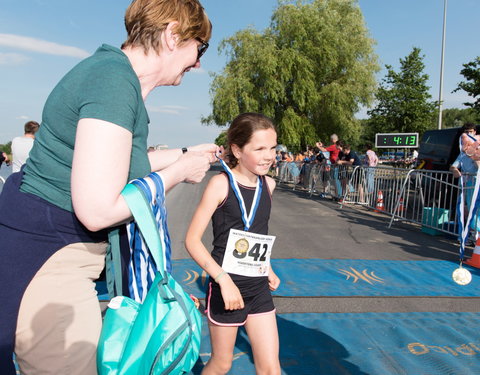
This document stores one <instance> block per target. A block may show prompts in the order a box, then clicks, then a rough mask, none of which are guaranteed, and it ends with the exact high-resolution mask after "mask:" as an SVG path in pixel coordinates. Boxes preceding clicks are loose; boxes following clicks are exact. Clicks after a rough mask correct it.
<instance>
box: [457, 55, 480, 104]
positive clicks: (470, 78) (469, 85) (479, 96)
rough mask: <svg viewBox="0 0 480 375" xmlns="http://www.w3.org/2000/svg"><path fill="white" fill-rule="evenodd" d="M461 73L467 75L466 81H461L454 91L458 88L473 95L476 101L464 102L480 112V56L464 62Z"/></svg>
mask: <svg viewBox="0 0 480 375" xmlns="http://www.w3.org/2000/svg"><path fill="white" fill-rule="evenodd" d="M460 73H461V74H462V75H463V76H464V77H465V79H466V81H465V82H460V83H459V84H458V87H457V88H456V89H455V90H454V92H455V91H458V90H464V91H465V92H467V94H468V96H471V97H472V98H473V99H475V101H474V102H473V103H463V104H464V105H466V106H467V107H471V108H474V109H475V110H476V111H477V112H478V113H479V114H480V56H477V57H476V58H475V59H474V60H473V61H470V62H469V63H466V64H463V69H462V70H461V71H460Z"/></svg>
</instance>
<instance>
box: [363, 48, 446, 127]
mask: <svg viewBox="0 0 480 375" xmlns="http://www.w3.org/2000/svg"><path fill="white" fill-rule="evenodd" d="M385 67H386V68H387V71H388V72H387V75H386V77H385V78H384V79H383V80H382V82H381V84H380V87H379V89H378V92H377V95H376V101H377V104H376V107H375V108H374V109H372V110H370V111H368V112H367V113H368V114H369V115H370V121H369V125H370V126H371V127H372V129H371V131H372V130H373V131H374V132H400V133H410V132H418V133H423V132H424V131H425V130H426V129H429V128H431V127H432V124H433V119H434V116H435V113H436V107H437V104H436V103H435V102H431V101H430V99H431V95H430V94H429V89H430V87H429V86H428V85H427V81H428V75H427V74H424V73H423V70H424V68H425V65H424V64H423V56H421V55H420V49H419V48H416V47H414V48H413V50H412V52H411V53H410V54H409V55H408V56H407V57H405V58H404V59H400V71H399V72H398V73H397V72H395V71H394V70H393V68H392V67H391V66H390V65H386V66H385Z"/></svg>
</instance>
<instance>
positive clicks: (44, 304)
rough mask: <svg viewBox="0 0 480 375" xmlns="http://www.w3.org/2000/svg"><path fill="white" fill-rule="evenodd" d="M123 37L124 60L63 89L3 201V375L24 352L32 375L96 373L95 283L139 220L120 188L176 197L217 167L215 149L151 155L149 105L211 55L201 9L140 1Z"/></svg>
mask: <svg viewBox="0 0 480 375" xmlns="http://www.w3.org/2000/svg"><path fill="white" fill-rule="evenodd" d="M125 25H126V29H127V33H128V38H127V40H126V41H125V43H124V44H123V45H122V48H121V49H118V48H115V47H111V46H108V45H103V46H101V47H100V48H99V49H98V50H97V51H96V52H95V54H94V55H93V56H91V57H89V58H87V59H85V60H84V61H82V62H80V63H79V64H78V65H77V66H76V67H74V68H73V69H72V70H71V71H70V72H69V73H67V75H66V76H65V77H64V78H63V79H62V80H61V81H60V82H59V84H58V85H57V86H56V87H55V88H54V90H53V91H52V93H51V94H50V96H49V98H48V99H47V102H46V104H45V108H44V111H43V119H42V126H41V127H40V131H39V132H38V133H37V137H36V142H35V145H34V147H33V149H32V151H31V153H30V158H29V159H28V161H27V163H26V165H25V168H24V170H23V171H22V172H19V173H15V174H13V175H12V176H11V177H10V178H9V179H8V181H7V183H6V184H5V187H4V190H3V193H2V195H1V196H0V212H2V213H8V215H5V214H2V215H1V216H2V217H1V218H0V239H1V246H0V255H1V257H2V262H1V264H0V282H1V285H2V288H0V289H1V292H0V297H1V300H2V304H3V306H2V309H1V310H0V311H1V312H0V332H1V333H0V348H1V350H0V368H1V369H2V374H15V370H14V367H13V363H12V351H13V348H14V345H15V353H16V356H17V362H18V364H19V366H20V370H21V373H22V374H25V375H28V374H39V373H42V374H70V375H72V374H82V375H88V374H95V373H96V363H95V356H96V345H97V341H98V337H99V334H100V330H101V314H100V309H99V304H98V301H97V300H96V293H95V291H94V280H95V279H97V278H98V276H99V274H100V272H101V271H102V269H103V267H104V258H105V249H106V245H107V244H106V239H107V232H108V228H112V227H114V226H116V225H118V224H120V223H124V222H126V221H129V220H130V217H131V214H130V211H129V209H128V207H127V204H126V203H125V201H124V200H123V198H122V197H121V195H120V192H121V190H122V188H123V187H124V186H125V184H126V183H127V182H128V181H129V180H130V179H134V178H138V177H143V176H145V175H147V174H149V173H150V172H152V171H161V175H162V177H163V179H164V181H165V185H166V189H170V188H172V187H173V186H175V185H176V184H178V183H179V182H182V181H187V182H192V183H196V182H199V181H201V180H202V178H203V177H204V175H205V173H206V171H207V170H208V169H209V163H210V162H213V161H214V159H215V157H214V155H215V152H217V147H216V146H215V145H198V146H194V147H189V148H188V149H187V148H184V149H176V150H163V151H154V152H149V153H147V135H148V122H149V119H148V115H147V111H146V109H145V104H144V100H145V99H146V97H147V95H148V94H149V93H150V92H151V91H152V90H153V89H154V88H155V87H157V86H165V85H179V84H180V82H181V80H182V77H183V75H184V74H185V73H186V72H188V71H189V70H190V69H191V68H198V67H199V66H200V57H201V56H202V54H203V53H204V52H205V50H206V49H207V47H208V43H207V41H208V40H209V38H210V36H211V23H210V21H209V19H208V17H207V15H206V13H205V11H204V9H203V8H202V6H201V5H200V3H199V2H198V0H155V1H152V0H135V1H134V2H133V3H132V4H131V5H130V6H129V8H128V9H127V12H126V15H125ZM187 151H188V152H187ZM92 156H93V158H92ZM17 318H18V319H17ZM15 329H16V331H15Z"/></svg>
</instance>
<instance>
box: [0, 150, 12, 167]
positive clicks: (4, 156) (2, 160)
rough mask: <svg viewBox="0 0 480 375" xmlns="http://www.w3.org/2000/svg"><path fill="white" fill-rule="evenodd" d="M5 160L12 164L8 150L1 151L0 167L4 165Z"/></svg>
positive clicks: (6, 162)
mask: <svg viewBox="0 0 480 375" xmlns="http://www.w3.org/2000/svg"><path fill="white" fill-rule="evenodd" d="M3 162H5V164H7V165H9V164H10V159H9V158H8V155H7V153H6V152H3V151H0V167H1V166H2V164H3Z"/></svg>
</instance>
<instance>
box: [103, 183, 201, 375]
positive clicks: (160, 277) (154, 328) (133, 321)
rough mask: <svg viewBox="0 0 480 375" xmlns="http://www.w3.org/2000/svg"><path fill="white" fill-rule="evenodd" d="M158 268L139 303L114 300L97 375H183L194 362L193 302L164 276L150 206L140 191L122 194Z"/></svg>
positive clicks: (196, 325) (197, 336) (197, 319)
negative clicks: (145, 294)
mask: <svg viewBox="0 0 480 375" xmlns="http://www.w3.org/2000/svg"><path fill="white" fill-rule="evenodd" d="M122 195H123V196H124V198H125V200H126V201H127V203H128V206H129V208H130V210H131V212H132V214H133V217H134V219H135V221H136V222H137V225H138V226H139V228H140V232H141V234H142V236H143V238H144V240H145V242H146V244H147V245H148V248H149V250H150V253H151V254H152V256H153V257H154V260H155V263H156V265H157V274H156V277H155V279H154V281H153V283H152V285H151V287H150V289H149V291H148V293H147V296H146V298H145V300H144V301H143V303H140V302H137V301H134V300H133V299H131V298H128V297H123V296H118V297H114V298H113V299H112V300H111V301H110V303H109V305H108V309H107V312H106V314H105V318H104V321H103V327H102V332H101V335H100V340H99V345H98V351H97V367H98V373H99V375H120V374H125V375H139V374H142V375H143V374H153V375H159V374H187V373H188V372H190V370H191V369H192V367H193V366H194V365H195V362H196V361H197V359H198V356H199V350H200V340H201V316H200V313H199V311H198V309H197V308H196V306H195V304H194V302H193V301H192V299H191V298H190V297H189V296H188V294H186V293H185V292H184V291H183V289H182V287H181V286H180V285H179V284H178V283H177V282H176V281H175V280H174V279H173V278H172V276H171V275H170V274H169V273H168V272H165V271H164V269H165V268H164V265H163V256H162V255H163V249H162V245H161V241H160V237H159V234H158V229H157V226H156V222H155V219H154V216H153V213H152V210H151V209H150V206H149V204H148V202H147V200H146V198H145V195H144V194H143V193H142V191H141V190H139V188H137V187H136V186H135V185H133V184H128V185H127V186H126V187H125V188H124V190H123V191H122Z"/></svg>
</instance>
